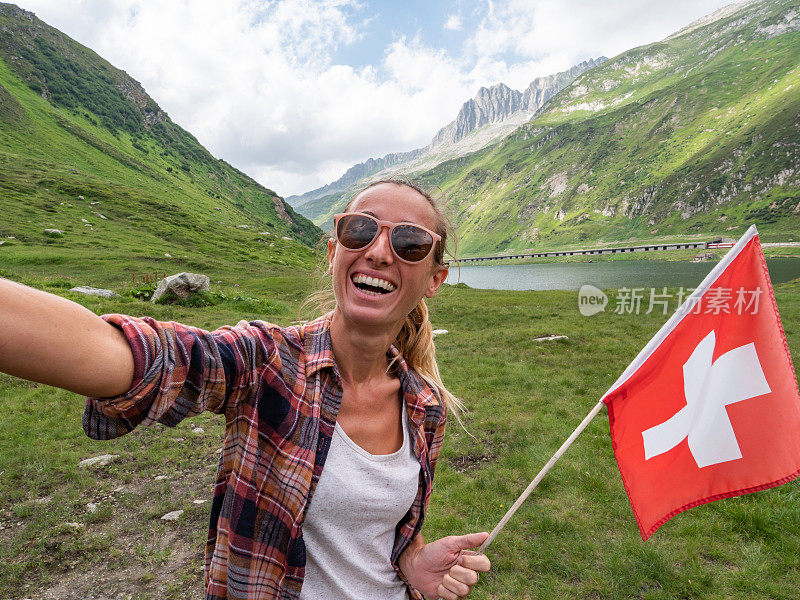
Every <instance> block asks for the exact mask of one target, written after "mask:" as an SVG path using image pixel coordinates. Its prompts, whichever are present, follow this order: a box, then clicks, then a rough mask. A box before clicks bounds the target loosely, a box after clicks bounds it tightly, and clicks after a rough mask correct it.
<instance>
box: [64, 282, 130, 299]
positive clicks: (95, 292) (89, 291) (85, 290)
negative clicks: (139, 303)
mask: <svg viewBox="0 0 800 600" xmlns="http://www.w3.org/2000/svg"><path fill="white" fill-rule="evenodd" d="M70 292H77V293H78V294H86V295H87V296H101V297H103V298H119V297H120V295H119V294H117V293H116V292H112V291H111V290H104V289H103V288H93V287H89V286H87V285H79V286H78V287H74V288H72V289H70Z"/></svg>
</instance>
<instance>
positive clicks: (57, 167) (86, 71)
mask: <svg viewBox="0 0 800 600" xmlns="http://www.w3.org/2000/svg"><path fill="white" fill-rule="evenodd" d="M0 205H1V206H2V209H3V212H4V219H3V220H2V221H0V236H2V239H3V240H4V241H5V243H4V244H3V246H2V247H0V252H2V253H3V256H4V257H5V258H6V259H7V260H6V264H10V263H9V261H11V257H12V255H13V256H15V257H17V258H16V259H15V260H21V259H20V258H19V257H20V256H23V255H31V256H32V255H34V254H36V253H37V252H39V251H40V250H41V248H42V247H44V245H45V244H47V245H48V246H49V247H51V248H58V249H59V251H60V252H62V255H63V256H71V255H73V254H75V255H77V254H80V253H81V252H95V253H96V252H97V251H99V250H102V252H103V253H104V256H103V259H110V257H111V256H112V255H115V256H137V257H142V258H144V257H147V258H148V259H149V260H151V261H152V260H155V257H163V256H164V254H171V255H173V256H175V257H176V260H177V257H178V256H181V257H183V258H184V259H188V260H191V259H192V257H196V256H199V255H205V256H207V257H208V256H213V257H215V258H217V259H220V260H227V261H237V260H242V259H244V258H247V259H248V260H261V261H263V262H264V263H267V264H269V263H272V264H276V265H278V264H285V263H296V264H300V263H302V264H308V262H309V261H310V254H311V253H310V250H309V248H308V246H309V245H312V244H314V243H315V242H316V241H317V240H318V239H319V236H320V235H321V231H319V229H317V228H316V227H315V226H314V225H313V224H312V223H310V222H309V221H308V220H307V219H305V218H304V217H302V216H300V215H297V214H296V213H295V212H294V210H293V209H292V208H291V207H290V206H288V205H287V204H286V203H285V202H283V200H282V199H281V198H279V197H278V196H277V195H276V194H275V193H274V192H272V191H271V190H269V189H267V188H265V187H263V186H262V185H260V184H258V183H257V182H255V181H254V180H252V179H251V178H249V177H248V176H246V175H245V174H244V173H241V172H240V171H238V170H237V169H235V168H234V167H232V166H231V165H229V164H227V163H226V162H224V161H221V160H217V159H215V158H214V157H213V156H211V154H210V153H209V152H208V151H207V150H206V149H205V148H203V146H202V145H200V144H199V143H198V142H197V140H196V139H195V138H194V137H193V136H192V135H191V134H189V133H188V132H186V131H185V130H183V129H182V128H180V127H179V126H178V125H176V124H175V123H173V122H172V121H171V119H170V118H169V116H168V115H167V114H166V113H164V112H163V111H162V110H161V109H160V107H159V106H158V104H157V103H156V102H155V101H154V100H153V99H152V98H150V97H149V96H148V95H147V94H146V93H145V91H144V90H143V89H142V87H141V85H139V84H138V83H137V82H136V81H134V80H133V79H131V78H130V77H129V76H128V75H127V74H125V73H124V72H123V71H120V70H118V69H116V68H114V67H113V66H112V65H110V64H109V63H108V62H106V61H105V60H103V59H102V58H100V57H99V56H98V55H97V54H95V53H94V52H92V51H91V50H89V49H88V48H85V47H84V46H81V45H80V44H78V43H77V42H75V41H74V40H72V39H70V38H68V37H67V36H65V35H63V34H62V33H60V32H59V31H58V30H56V29H54V28H52V27H50V26H48V25H46V24H45V23H43V22H42V21H40V20H39V19H38V18H36V17H35V15H33V13H30V12H27V11H24V10H21V9H19V8H17V7H16V6H14V5H10V4H0ZM45 228H53V229H59V230H61V231H62V232H64V233H63V235H62V236H61V237H56V238H53V237H50V236H48V235H47V234H46V233H45V232H44V229H45ZM259 232H263V233H262V234H261V235H259ZM9 236H10V237H11V238H13V239H9ZM284 238H292V239H291V240H289V239H284ZM259 240H260V241H259ZM295 240H297V241H295ZM161 262H165V261H164V260H163V259H162V260H161ZM184 264H185V263H184Z"/></svg>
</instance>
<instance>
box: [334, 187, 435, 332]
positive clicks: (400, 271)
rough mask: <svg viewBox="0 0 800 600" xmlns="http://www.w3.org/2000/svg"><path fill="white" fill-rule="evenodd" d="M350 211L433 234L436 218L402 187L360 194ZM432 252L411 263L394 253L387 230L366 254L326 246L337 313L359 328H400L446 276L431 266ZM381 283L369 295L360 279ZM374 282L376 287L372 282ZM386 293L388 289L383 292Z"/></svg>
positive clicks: (423, 201)
mask: <svg viewBox="0 0 800 600" xmlns="http://www.w3.org/2000/svg"><path fill="white" fill-rule="evenodd" d="M348 212H361V213H366V214H369V215H372V216H373V217H375V218H376V219H380V220H383V221H392V222H394V223H413V224H415V225H422V226H423V227H426V228H427V229H430V230H431V231H435V223H436V213H435V212H434V209H433V207H432V206H431V205H430V203H429V202H428V200H427V199H425V198H424V197H423V196H421V195H420V194H419V193H418V192H416V191H415V190H413V189H411V188H409V187H406V186H404V185H396V184H391V183H382V184H380V185H376V186H374V187H371V188H369V189H367V190H364V191H363V192H361V194H359V195H358V196H357V197H356V199H355V201H354V202H353V203H352V204H351V205H350V208H349V209H348ZM433 254H434V253H433V252H430V254H428V256H426V257H425V259H423V260H421V261H419V262H417V263H413V264H409V263H406V262H403V261H401V260H398V258H397V257H396V256H395V255H394V253H393V252H392V247H391V244H390V242H389V231H388V229H386V228H382V229H381V232H380V233H379V235H378V239H376V240H375V241H374V242H373V243H372V244H370V245H369V246H368V247H367V248H365V249H364V250H359V251H350V250H346V249H344V248H341V247H339V246H338V245H337V244H336V242H335V241H333V240H330V241H329V242H328V260H329V269H330V272H331V274H332V275H333V290H334V292H335V294H336V311H337V312H339V313H340V314H341V315H342V316H344V317H345V318H346V319H347V320H349V321H352V322H354V323H356V322H357V323H359V324H361V325H372V326H383V327H389V328H394V327H396V326H398V324H400V323H402V322H403V320H404V319H405V318H406V315H408V314H409V313H410V312H411V311H412V310H413V309H414V307H415V306H416V305H417V304H418V303H419V301H420V299H422V297H431V296H433V294H434V293H435V292H436V290H437V289H438V288H439V285H441V283H442V282H443V281H444V279H445V278H446V277H447V269H446V268H444V269H443V268H439V267H437V266H436V265H435V263H434V259H433ZM365 277H371V278H374V279H377V280H379V282H380V284H381V286H378V287H379V288H384V289H380V293H377V294H376V293H374V289H375V286H373V287H372V288H370V289H372V290H373V292H372V293H370V292H369V291H366V288H365V286H364V285H363V282H364V278H365ZM373 283H375V282H373ZM386 288H388V289H386Z"/></svg>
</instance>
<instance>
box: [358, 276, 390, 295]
mask: <svg viewBox="0 0 800 600" xmlns="http://www.w3.org/2000/svg"><path fill="white" fill-rule="evenodd" d="M352 279H353V283H354V284H355V285H356V287H358V289H359V290H360V291H362V292H364V293H365V294H369V295H371V296H380V295H381V294H387V293H389V292H393V291H394V290H395V289H397V286H396V285H395V284H393V283H392V282H391V281H386V280H385V279H378V278H377V277H370V276H369V275H363V274H361V273H358V274H356V275H353V278H352Z"/></svg>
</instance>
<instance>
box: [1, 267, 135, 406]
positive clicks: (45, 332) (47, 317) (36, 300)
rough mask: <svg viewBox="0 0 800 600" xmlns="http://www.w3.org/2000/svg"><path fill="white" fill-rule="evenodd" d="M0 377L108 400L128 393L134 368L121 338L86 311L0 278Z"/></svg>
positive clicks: (77, 305) (121, 335)
mask: <svg viewBox="0 0 800 600" xmlns="http://www.w3.org/2000/svg"><path fill="white" fill-rule="evenodd" d="M0 371H2V372H4V373H8V374H10V375H14V376H16V377H22V378H23V379H29V380H31V381H37V382H39V383H45V384H48V385H52V386H56V387H60V388H64V389H67V390H70V391H72V392H76V393H78V394H81V395H84V396H94V397H107V396H116V395H119V394H122V393H124V392H126V391H127V390H128V389H129V388H130V386H131V384H132V382H133V373H134V364H133V354H132V352H131V348H130V346H129V345H128V342H127V341H126V340H125V336H124V335H123V334H122V332H121V331H120V330H119V329H117V328H116V327H114V326H113V325H110V324H109V323H106V322H105V321H104V320H103V319H101V318H100V317H98V316H97V315H95V314H94V313H93V312H92V311H90V310H89V309H87V308H84V307H83V306H81V305H80V304H77V303H75V302H72V301H70V300H67V299H66V298H62V297H60V296H56V295H54V294H48V293H47V292H42V291H40V290H35V289H33V288H30V287H27V286H24V285H21V284H19V283H15V282H13V281H9V280H8V279H2V278H0Z"/></svg>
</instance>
